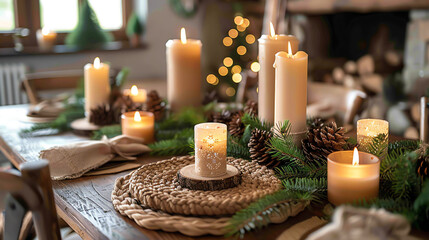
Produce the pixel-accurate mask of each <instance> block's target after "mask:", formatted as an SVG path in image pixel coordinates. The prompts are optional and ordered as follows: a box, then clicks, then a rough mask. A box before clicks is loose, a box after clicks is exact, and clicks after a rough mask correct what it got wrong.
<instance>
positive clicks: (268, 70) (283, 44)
mask: <svg viewBox="0 0 429 240" xmlns="http://www.w3.org/2000/svg"><path fill="white" fill-rule="evenodd" d="M258 42H259V64H260V70H259V83H258V84H259V85H258V105H259V113H258V116H259V118H260V119H261V120H265V121H267V122H269V123H274V85H275V70H274V68H273V64H274V60H275V55H276V53H278V52H280V51H287V50H288V49H287V47H288V42H290V44H291V48H292V53H296V52H297V51H298V46H299V40H298V39H297V38H296V37H295V36H292V35H288V36H286V35H277V34H275V32H274V27H273V26H272V24H271V23H270V35H262V36H261V38H260V39H259V40H258Z"/></svg>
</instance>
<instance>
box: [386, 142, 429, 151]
mask: <svg viewBox="0 0 429 240" xmlns="http://www.w3.org/2000/svg"><path fill="white" fill-rule="evenodd" d="M420 144H421V142H420V141H417V140H401V141H396V142H393V143H389V146H388V152H389V153H390V152H393V151H398V150H402V151H404V152H405V151H414V150H416V149H417V148H419V146H420Z"/></svg>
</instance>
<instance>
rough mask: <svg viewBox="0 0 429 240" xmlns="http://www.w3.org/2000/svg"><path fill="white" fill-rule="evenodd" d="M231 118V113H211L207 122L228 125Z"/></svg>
mask: <svg viewBox="0 0 429 240" xmlns="http://www.w3.org/2000/svg"><path fill="white" fill-rule="evenodd" d="M232 117H233V113H232V112H231V111H229V110H222V112H214V113H212V114H211V116H209V121H211V122H218V123H225V124H228V123H229V122H231V120H232Z"/></svg>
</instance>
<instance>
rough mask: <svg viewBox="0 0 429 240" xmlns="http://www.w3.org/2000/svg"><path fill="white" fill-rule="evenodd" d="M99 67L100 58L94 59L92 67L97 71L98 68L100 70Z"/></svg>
mask: <svg viewBox="0 0 429 240" xmlns="http://www.w3.org/2000/svg"><path fill="white" fill-rule="evenodd" d="M100 65H101V62H100V58H99V57H96V58H95V59H94V67H95V68H97V69H98V68H100Z"/></svg>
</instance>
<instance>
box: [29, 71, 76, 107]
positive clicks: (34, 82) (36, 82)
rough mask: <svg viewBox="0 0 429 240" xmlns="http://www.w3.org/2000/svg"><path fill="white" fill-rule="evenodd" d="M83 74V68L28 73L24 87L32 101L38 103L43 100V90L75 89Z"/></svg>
mask: <svg viewBox="0 0 429 240" xmlns="http://www.w3.org/2000/svg"><path fill="white" fill-rule="evenodd" d="M82 74H83V72H82V70H67V71H53V72H41V73H31V74H27V75H26V79H25V80H24V81H23V87H24V89H25V92H26V93H27V96H28V99H29V100H30V103H31V104H37V103H39V102H40V101H41V100H42V99H41V97H40V92H41V91H53V90H59V91H66V90H71V89H75V88H76V87H77V85H78V83H79V81H80V79H81V78H82Z"/></svg>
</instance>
